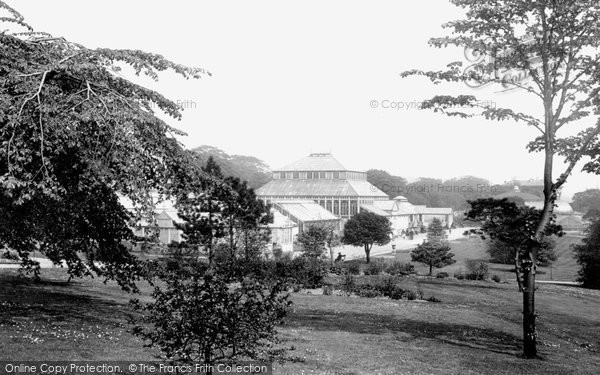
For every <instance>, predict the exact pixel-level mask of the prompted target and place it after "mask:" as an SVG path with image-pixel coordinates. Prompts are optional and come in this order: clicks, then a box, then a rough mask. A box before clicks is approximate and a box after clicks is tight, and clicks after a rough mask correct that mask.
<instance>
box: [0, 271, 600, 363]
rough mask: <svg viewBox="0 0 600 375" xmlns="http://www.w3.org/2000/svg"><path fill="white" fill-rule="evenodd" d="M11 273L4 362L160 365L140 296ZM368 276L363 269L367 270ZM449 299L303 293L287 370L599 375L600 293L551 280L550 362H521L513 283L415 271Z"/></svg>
mask: <svg viewBox="0 0 600 375" xmlns="http://www.w3.org/2000/svg"><path fill="white" fill-rule="evenodd" d="M15 275H16V272H15V271H13V270H1V271H0V337H2V338H3V340H1V341H0V353H2V354H0V357H1V358H0V359H2V360H7V359H10V360H17V359H18V360H40V359H73V360H74V359H90V360H91V359H94V360H108V359H110V360H129V359H135V360H151V359H152V358H153V355H154V354H155V353H154V352H152V351H151V350H149V349H147V348H144V347H143V346H142V342H140V341H139V340H138V339H137V338H135V337H133V336H131V335H130V334H129V333H128V332H127V328H128V326H127V319H126V318H127V315H128V314H130V313H131V312H130V310H129V308H128V306H127V302H128V300H129V298H130V297H131V296H130V295H128V294H126V293H122V292H121V291H120V290H119V288H118V287H116V286H114V285H105V284H103V283H102V282H100V281H98V280H83V281H75V282H71V283H69V284H66V283H65V280H66V279H67V277H66V274H65V273H64V271H62V270H60V269H52V270H44V272H43V277H44V280H46V281H45V282H44V283H41V284H37V283H28V282H23V280H19V279H17V278H15ZM363 277H364V276H363ZM401 286H402V287H405V288H407V289H413V290H415V289H419V290H422V291H423V293H424V294H425V296H426V297H428V296H431V295H433V296H435V297H437V298H439V299H441V300H442V302H441V303H428V302H417V301H403V300H401V301H392V300H388V299H385V298H376V299H367V298H356V297H343V296H326V295H315V294H307V293H297V294H294V295H293V297H292V300H293V302H294V305H293V307H292V311H291V313H290V315H289V318H288V320H287V324H286V325H285V326H283V327H281V333H282V335H283V337H284V338H285V340H286V343H285V344H286V345H292V346H294V347H295V350H293V351H292V352H291V355H292V356H293V357H294V358H295V359H296V362H288V363H286V364H284V365H283V366H279V365H278V366H276V373H278V374H301V373H305V374H311V373H312V374H334V373H340V374H367V373H368V374H377V373H382V374H402V373H411V374H413V373H414V374H432V373H433V374H454V373H456V374H458V373H475V374H476V373H483V374H498V373H503V372H505V373H539V374H548V373H589V374H592V373H597V369H598V368H600V353H599V352H598V348H599V347H600V342H599V339H598V338H599V337H600V316H599V315H598V311H600V292H598V291H589V290H584V289H579V288H569V287H559V286H554V285H541V286H540V289H539V291H538V293H537V295H536V298H537V306H538V312H539V313H540V314H541V316H540V318H539V337H540V352H541V357H542V358H541V359H539V360H534V361H527V360H523V359H521V358H519V353H520V325H521V313H520V311H521V308H520V295H519V294H518V293H517V291H516V288H515V285H514V284H512V283H506V284H503V283H500V284H497V283H492V282H473V281H465V280H428V279H426V278H414V277H412V278H405V279H403V280H402V281H401Z"/></svg>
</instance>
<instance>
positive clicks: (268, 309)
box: [132, 271, 290, 364]
mask: <svg viewBox="0 0 600 375" xmlns="http://www.w3.org/2000/svg"><path fill="white" fill-rule="evenodd" d="M159 280H160V283H158V284H156V285H157V286H155V288H154V291H153V293H152V297H153V298H154V301H153V302H150V303H141V302H140V301H138V300H134V301H132V305H133V307H134V308H135V309H137V310H138V311H140V312H142V313H143V314H144V315H143V317H141V318H139V319H137V320H134V323H135V324H136V325H135V327H134V329H133V332H134V334H136V335H138V336H140V337H142V338H143V339H145V340H147V343H146V345H147V346H153V347H157V348H159V349H160V350H161V352H162V356H163V357H164V358H165V359H166V360H168V361H171V362H174V363H191V362H204V363H207V364H213V363H215V362H217V361H230V360H240V359H255V360H273V359H275V358H280V357H281V355H282V354H283V350H282V349H278V348H276V344H278V343H279V342H280V340H279V339H278V334H277V330H276V326H277V325H278V324H281V323H282V319H283V318H284V317H285V315H286V312H287V308H288V306H289V305H290V302H289V301H288V295H287V294H285V293H283V291H284V284H283V283H275V284H272V285H270V286H267V285H265V284H263V283H261V282H259V281H257V280H255V279H252V278H245V279H243V280H242V281H241V282H240V283H237V284H230V283H229V282H228V281H227V280H226V279H224V278H222V277H220V276H219V275H217V274H215V273H213V272H212V271H208V272H206V273H204V274H203V275H194V276H192V277H191V278H189V279H183V278H181V277H180V275H179V274H177V273H171V272H168V273H164V274H162V275H160V277H159ZM159 285H160V286H159Z"/></svg>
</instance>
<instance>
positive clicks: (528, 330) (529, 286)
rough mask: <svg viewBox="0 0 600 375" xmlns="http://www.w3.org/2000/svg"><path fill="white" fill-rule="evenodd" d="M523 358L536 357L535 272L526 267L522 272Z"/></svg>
mask: <svg viewBox="0 0 600 375" xmlns="http://www.w3.org/2000/svg"><path fill="white" fill-rule="evenodd" d="M523 276H524V277H523V278H524V279H525V286H524V290H523V357H525V358H535V357H536V356H537V347H536V345H537V333H536V330H535V270H534V269H533V267H532V268H529V267H527V268H526V269H525V270H524V272H523Z"/></svg>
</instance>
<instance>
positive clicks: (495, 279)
mask: <svg viewBox="0 0 600 375" xmlns="http://www.w3.org/2000/svg"><path fill="white" fill-rule="evenodd" d="M492 280H494V281H495V282H497V283H499V282H500V276H498V275H492Z"/></svg>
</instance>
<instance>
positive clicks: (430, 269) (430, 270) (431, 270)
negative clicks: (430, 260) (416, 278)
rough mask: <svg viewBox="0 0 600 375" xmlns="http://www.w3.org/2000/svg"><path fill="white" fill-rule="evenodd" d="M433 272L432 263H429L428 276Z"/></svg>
mask: <svg viewBox="0 0 600 375" xmlns="http://www.w3.org/2000/svg"><path fill="white" fill-rule="evenodd" d="M432 274H433V265H431V264H430V265H429V276H431V275H432Z"/></svg>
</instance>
